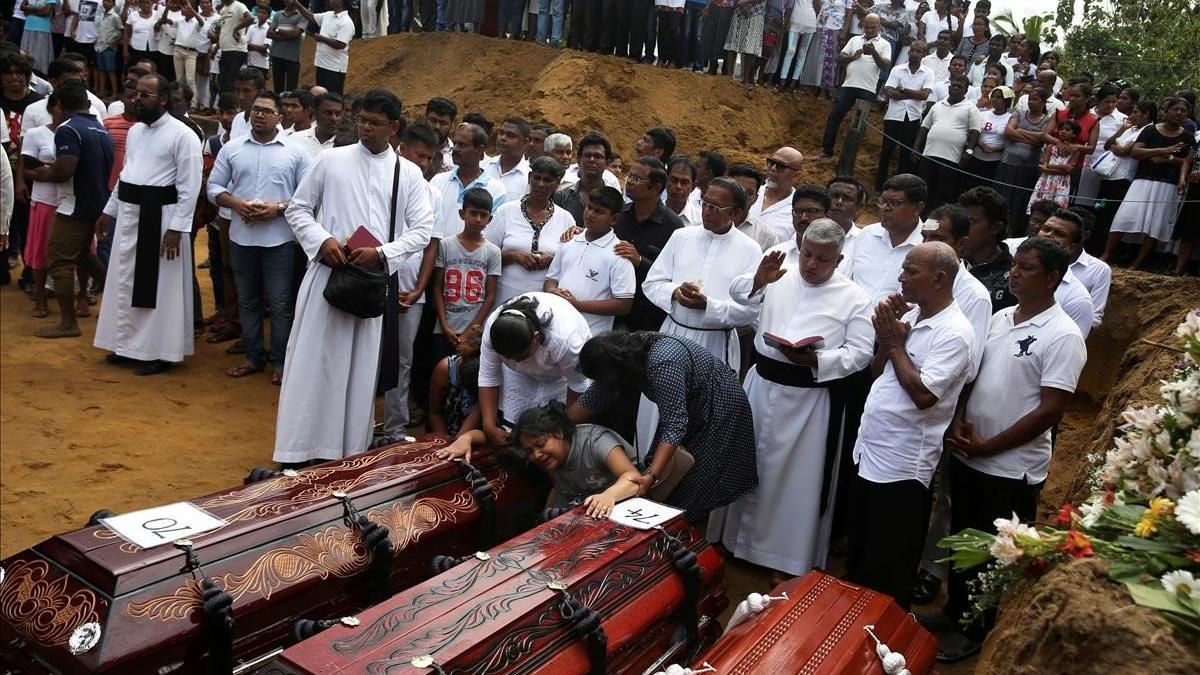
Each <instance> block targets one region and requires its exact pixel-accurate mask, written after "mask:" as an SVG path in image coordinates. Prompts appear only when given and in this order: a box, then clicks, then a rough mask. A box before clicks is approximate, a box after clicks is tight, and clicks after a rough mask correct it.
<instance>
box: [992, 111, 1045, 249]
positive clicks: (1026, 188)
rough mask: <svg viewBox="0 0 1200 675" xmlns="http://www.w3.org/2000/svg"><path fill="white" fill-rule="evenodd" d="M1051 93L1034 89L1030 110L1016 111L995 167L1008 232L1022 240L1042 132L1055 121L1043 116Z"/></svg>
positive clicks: (1037, 173) (1036, 169)
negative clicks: (1005, 204) (1003, 200)
mask: <svg viewBox="0 0 1200 675" xmlns="http://www.w3.org/2000/svg"><path fill="white" fill-rule="evenodd" d="M1049 96H1050V92H1049V91H1047V90H1046V89H1034V90H1033V91H1030V92H1029V109H1028V110H1024V111H1018V112H1016V113H1014V114H1013V116H1012V117H1010V118H1009V119H1008V128H1007V129H1005V131H1004V136H1005V138H1007V139H1008V144H1007V145H1005V146H1004V156H1003V157H1001V158H1000V165H999V166H997V167H996V182H997V183H998V185H996V191H997V192H999V193H1000V195H1001V196H1003V197H1004V199H1005V201H1007V202H1008V232H1009V236H1010V237H1023V236H1025V229H1026V223H1027V222H1028V220H1029V216H1028V215H1026V214H1025V205H1026V204H1028V203H1029V197H1030V195H1032V194H1033V186H1034V185H1035V184H1037V180H1038V176H1040V175H1041V169H1040V168H1039V167H1038V163H1039V162H1040V161H1041V157H1042V132H1043V131H1045V130H1046V125H1047V124H1049V122H1050V120H1051V119H1052V118H1053V117H1054V116H1053V115H1048V114H1046V99H1047V98H1049Z"/></svg>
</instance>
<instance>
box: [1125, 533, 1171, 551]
mask: <svg viewBox="0 0 1200 675" xmlns="http://www.w3.org/2000/svg"><path fill="white" fill-rule="evenodd" d="M1117 543H1118V544H1120V545H1122V546H1124V547H1125V548H1128V549H1132V550H1134V551H1149V552H1151V553H1183V552H1184V551H1186V550H1187V548H1186V547H1185V546H1183V545H1182V544H1179V543H1172V542H1169V541H1162V540H1161V539H1143V538H1142V537H1131V536H1124V537H1117Z"/></svg>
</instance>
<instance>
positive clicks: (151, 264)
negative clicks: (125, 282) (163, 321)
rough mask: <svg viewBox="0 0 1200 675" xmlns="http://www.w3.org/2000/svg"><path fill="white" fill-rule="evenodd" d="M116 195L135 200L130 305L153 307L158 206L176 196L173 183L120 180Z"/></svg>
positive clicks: (158, 239)
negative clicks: (139, 183)
mask: <svg viewBox="0 0 1200 675" xmlns="http://www.w3.org/2000/svg"><path fill="white" fill-rule="evenodd" d="M117 199H120V200H121V201H123V202H126V203H128V204H137V205H138V206H139V207H141V208H140V209H139V210H138V231H137V253H136V255H135V256H134V259H133V260H134V262H133V301H132V302H131V303H130V304H131V305H132V306H134V307H140V308H142V309H154V307H155V306H156V305H157V302H158V258H159V252H160V248H161V246H162V207H163V206H164V205H166V204H174V203H175V202H176V201H177V200H178V199H179V194H178V193H177V192H176V191H175V186H174V185H134V184H133V183H126V182H125V181H120V183H118V184H117Z"/></svg>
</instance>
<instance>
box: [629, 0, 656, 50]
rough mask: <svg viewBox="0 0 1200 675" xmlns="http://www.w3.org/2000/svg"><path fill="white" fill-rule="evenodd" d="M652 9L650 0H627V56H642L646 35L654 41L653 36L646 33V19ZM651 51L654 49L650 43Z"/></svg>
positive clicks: (652, 5) (652, 4)
mask: <svg viewBox="0 0 1200 675" xmlns="http://www.w3.org/2000/svg"><path fill="white" fill-rule="evenodd" d="M653 11H654V3H653V2H651V1H650V0H629V58H631V59H640V58H642V49H643V48H645V46H646V40H647V37H649V40H650V42H652V43H653V42H654V36H647V35H646V21H647V17H648V16H650V13H651V12H653ZM650 49H651V51H653V50H654V47H653V45H651V48H650Z"/></svg>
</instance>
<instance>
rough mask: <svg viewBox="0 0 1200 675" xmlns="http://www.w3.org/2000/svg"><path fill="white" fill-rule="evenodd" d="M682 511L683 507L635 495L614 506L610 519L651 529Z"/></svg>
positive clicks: (631, 525)
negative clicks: (678, 507)
mask: <svg viewBox="0 0 1200 675" xmlns="http://www.w3.org/2000/svg"><path fill="white" fill-rule="evenodd" d="M681 513H683V510H682V509H676V508H672V507H670V506H667V505H665V504H659V503H658V502H652V501H650V500H649V499H644V498H642V497H634V498H633V499H627V500H625V501H623V502H621V503H620V504H617V505H616V506H614V507H613V510H612V514H611V515H610V516H609V519H611V520H613V521H616V522H618V523H620V524H622V525H626V526H628V527H632V528H635V529H638V530H650V529H653V528H655V527H658V526H659V525H662V524H663V523H665V522H667V521H668V520H670V519H672V518H674V517H675V516H678V515H679V514H681Z"/></svg>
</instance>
